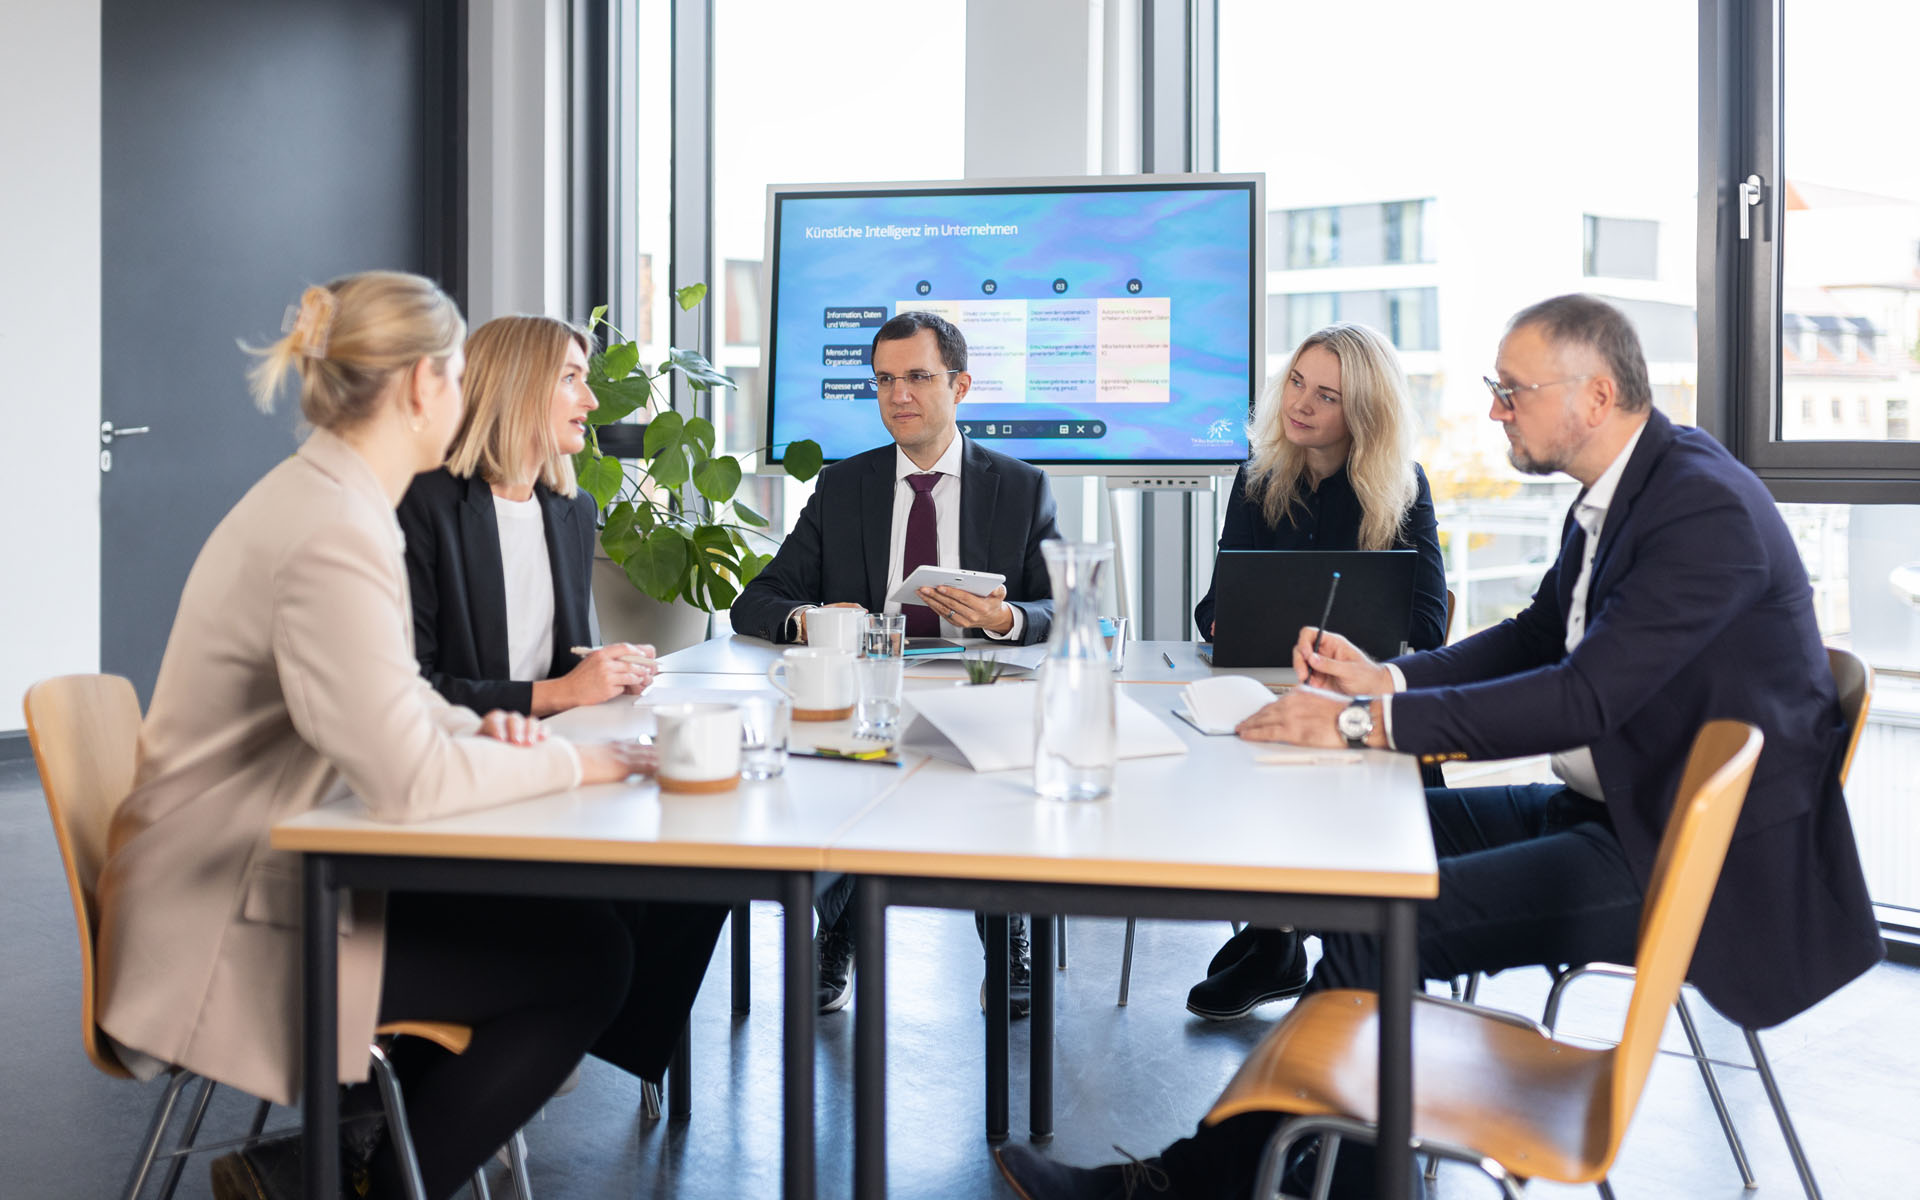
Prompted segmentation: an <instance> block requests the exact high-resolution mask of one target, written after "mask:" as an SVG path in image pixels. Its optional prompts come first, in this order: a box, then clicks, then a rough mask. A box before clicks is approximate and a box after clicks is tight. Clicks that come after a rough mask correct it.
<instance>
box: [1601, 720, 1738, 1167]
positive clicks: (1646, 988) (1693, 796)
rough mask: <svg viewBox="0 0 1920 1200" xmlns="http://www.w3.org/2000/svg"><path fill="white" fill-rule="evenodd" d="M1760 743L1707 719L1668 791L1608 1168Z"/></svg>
mask: <svg viewBox="0 0 1920 1200" xmlns="http://www.w3.org/2000/svg"><path fill="white" fill-rule="evenodd" d="M1764 740H1765V739H1764V738H1762V736H1761V734H1760V731H1759V730H1758V729H1756V728H1754V727H1753V726H1751V725H1748V724H1746V723H1744V722H1741V721H1709V722H1707V723H1706V725H1705V726H1703V727H1702V728H1701V730H1700V733H1699V736H1697V737H1695V738H1694V739H1693V752H1692V753H1691V754H1689V755H1688V756H1687V769H1686V773H1685V774H1684V775H1682V776H1681V779H1680V788H1679V790H1678V791H1677V792H1675V793H1674V801H1673V814H1672V815H1671V816H1670V817H1668V818H1667V830H1666V833H1665V835H1664V836H1662V837H1661V839H1660V852H1659V854H1658V856H1657V857H1655V859H1654V863H1653V874H1652V876H1651V878H1650V879H1649V880H1648V883H1647V896H1646V901H1645V903H1644V904H1643V905H1642V907H1641V910H1640V944H1639V948H1638V951H1637V953H1636V954H1635V956H1634V963H1633V969H1634V976H1635V982H1634V986H1633V998H1632V999H1631V1000H1630V1001H1628V1003H1627V1022H1626V1028H1625V1030H1624V1032H1623V1033H1622V1034H1621V1037H1620V1045H1619V1046H1618V1047H1617V1048H1616V1049H1615V1051H1614V1063H1613V1082H1612V1102H1611V1104H1610V1106H1609V1111H1610V1115H1611V1118H1612V1119H1611V1123H1610V1127H1609V1130H1608V1137H1609V1138H1610V1139H1611V1140H1612V1144H1611V1145H1610V1146H1609V1148H1608V1150H1607V1158H1606V1161H1608V1162H1611V1161H1612V1160H1613V1155H1614V1153H1615V1152H1616V1151H1618V1149H1619V1147H1620V1139H1621V1138H1622V1137H1623V1136H1625V1134H1626V1131H1627V1123H1628V1121H1629V1120H1630V1119H1631V1118H1632V1116H1633V1110H1634V1108H1635V1106H1637V1105H1638V1104H1639V1102H1640V1092H1641V1089H1642V1088H1643V1087H1645V1085H1646V1082H1647V1072H1648V1071H1649V1070H1651V1069H1652V1067H1653V1058H1654V1055H1655V1053H1657V1052H1658V1051H1659V1049H1660V1031H1661V1030H1662V1029H1663V1028H1665V1026H1666V1023H1667V1014H1668V1013H1670V1012H1672V1011H1673V1005H1674V1001H1675V1000H1676V999H1678V997H1679V995H1680V985H1681V984H1682V983H1683V982H1685V981H1686V978H1687V967H1688V966H1689V965H1690V964H1691V963H1692V962H1693V950H1694V946H1695V944H1696V943H1698V942H1699V940H1700V923H1701V922H1702V921H1704V920H1705V919H1706V916H1707V904H1708V902H1709V901H1711V900H1712V899H1713V892H1714V887H1715V886H1716V885H1717V884H1718V883H1719V881H1720V867H1721V864H1722V863H1724V862H1725V861H1726V857H1727V845H1728V843H1729V842H1731V841H1732V840H1733V826H1734V822H1735V821H1737V820H1738V819H1739V817H1740V807H1741V805H1743V804H1744V803H1746V799H1747V785H1748V783H1750V782H1751V781H1752V779H1753V768H1754V764H1755V763H1757V762H1758V761H1759V760H1760V746H1761V744H1762V742H1763V741H1764Z"/></svg>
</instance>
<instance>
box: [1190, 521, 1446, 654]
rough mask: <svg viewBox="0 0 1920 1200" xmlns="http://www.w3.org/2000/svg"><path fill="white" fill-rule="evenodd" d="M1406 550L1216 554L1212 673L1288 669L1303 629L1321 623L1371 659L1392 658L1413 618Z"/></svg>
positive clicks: (1411, 558) (1413, 558)
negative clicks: (1330, 593) (1332, 589)
mask: <svg viewBox="0 0 1920 1200" xmlns="http://www.w3.org/2000/svg"><path fill="white" fill-rule="evenodd" d="M1419 557H1420V556H1419V553H1418V552H1417V551H1413V550H1222V551H1220V555H1219V557H1218V558H1217V559H1216V560H1215V562H1214V566H1213V595H1214V609H1213V654H1212V656H1211V661H1212V663H1213V665H1214V666H1216V667H1290V666H1292V665H1293V645H1294V643H1295V642H1296V641H1298V640H1299V637H1300V629H1301V627H1302V626H1306V625H1318V624H1320V614H1321V613H1322V612H1325V611H1326V606H1327V589H1328V587H1329V586H1330V585H1331V584H1332V582H1333V573H1334V572H1335V571H1338V572H1340V590H1339V592H1338V593H1337V594H1336V595H1335V596H1334V600H1333V614H1332V615H1331V616H1329V617H1328V618H1327V629H1328V630H1329V631H1330V632H1333V633H1337V634H1340V635H1341V636H1343V637H1345V638H1346V639H1347V640H1348V641H1350V642H1352V643H1353V644H1354V645H1356V646H1358V647H1360V649H1362V650H1364V651H1366V652H1367V653H1368V654H1369V655H1372V656H1373V657H1374V658H1377V659H1380V658H1392V657H1394V656H1395V655H1397V654H1399V653H1400V645H1401V643H1402V642H1404V641H1405V640H1406V637H1407V625H1408V623H1409V622H1410V621H1411V620H1412V619H1413V572H1414V567H1415V565H1416V564H1417V563H1418V561H1419Z"/></svg>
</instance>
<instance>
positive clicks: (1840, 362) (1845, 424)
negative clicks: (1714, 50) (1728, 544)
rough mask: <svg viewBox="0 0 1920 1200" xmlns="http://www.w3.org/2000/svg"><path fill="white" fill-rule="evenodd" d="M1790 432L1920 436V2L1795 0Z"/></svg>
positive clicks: (1788, 142)
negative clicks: (1919, 78) (1917, 417)
mask: <svg viewBox="0 0 1920 1200" xmlns="http://www.w3.org/2000/svg"><path fill="white" fill-rule="evenodd" d="M1783 37H1784V44H1785V53H1786V64H1785V71H1786V80H1785V95H1786V103H1785V106H1784V122H1785V128H1784V129H1783V131H1782V141H1781V145H1782V156H1783V158H1784V161H1785V164H1786V177H1787V184H1786V188H1785V195H1784V197H1783V199H1784V201H1785V203H1784V204H1783V205H1782V207H1783V209H1784V210H1785V211H1784V216H1783V223H1784V229H1783V232H1782V239H1781V246H1782V254H1783V257H1782V272H1783V274H1782V296H1781V308H1782V310H1783V312H1782V329H1781V340H1780V377H1781V378H1780V407H1779V410H1778V413H1777V421H1776V436H1777V437H1779V438H1780V439H1781V440H1783V441H1866V442H1900V441H1914V440H1920V439H1917V438H1916V433H1917V432H1920V431H1916V430H1915V429H1914V427H1913V424H1912V410H1911V407H1910V406H1911V404H1912V402H1913V399H1914V395H1915V383H1916V380H1920V362H1917V361H1916V357H1920V149H1916V148H1915V143H1914V142H1913V140H1912V137H1911V132H1910V131H1911V130H1912V128H1913V125H1914V122H1915V119H1916V118H1920V97H1917V96H1916V93H1915V92H1914V89H1913V83H1912V76H1913V70H1912V57H1913V48H1914V46H1915V44H1916V43H1920V5H1916V4H1913V3H1911V2H1910V0H1820V2H1819V3H1812V2H1810V0H1788V2H1787V4H1786V20H1785V26H1784V29H1783Z"/></svg>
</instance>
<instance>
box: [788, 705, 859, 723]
mask: <svg viewBox="0 0 1920 1200" xmlns="http://www.w3.org/2000/svg"><path fill="white" fill-rule="evenodd" d="M852 715H853V705H851V704H849V705H847V706H846V707H845V708H796V709H794V710H793V719H794V720H796V721H844V720H846V719H847V718H848V717H851V716H852Z"/></svg>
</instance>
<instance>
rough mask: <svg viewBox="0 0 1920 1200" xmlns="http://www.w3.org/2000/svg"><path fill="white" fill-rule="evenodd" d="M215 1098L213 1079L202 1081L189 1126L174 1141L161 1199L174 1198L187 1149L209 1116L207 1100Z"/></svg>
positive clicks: (163, 1181) (169, 1199)
mask: <svg viewBox="0 0 1920 1200" xmlns="http://www.w3.org/2000/svg"><path fill="white" fill-rule="evenodd" d="M211 1099H213V1080H211V1079H202V1080H201V1081H200V1094H199V1095H197V1096H195V1097H194V1098H193V1111H192V1113H191V1114H190V1115H189V1116H188V1117H187V1127H186V1128H185V1129H184V1130H182V1131H181V1133H180V1140H179V1141H178V1142H176V1143H174V1148H173V1154H172V1155H171V1156H170V1157H171V1159H172V1161H170V1162H169V1163H167V1173H166V1175H165V1176H164V1177H163V1179H162V1181H161V1184H160V1200H173V1190H174V1189H175V1188H177V1187H179V1186H180V1172H181V1171H183V1170H185V1169H186V1166H187V1154H186V1152H187V1150H188V1149H189V1148H190V1147H192V1145H193V1139H194V1138H197V1137H199V1136H200V1122H201V1121H203V1120H205V1119H206V1116H207V1101H209V1100H211Z"/></svg>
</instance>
